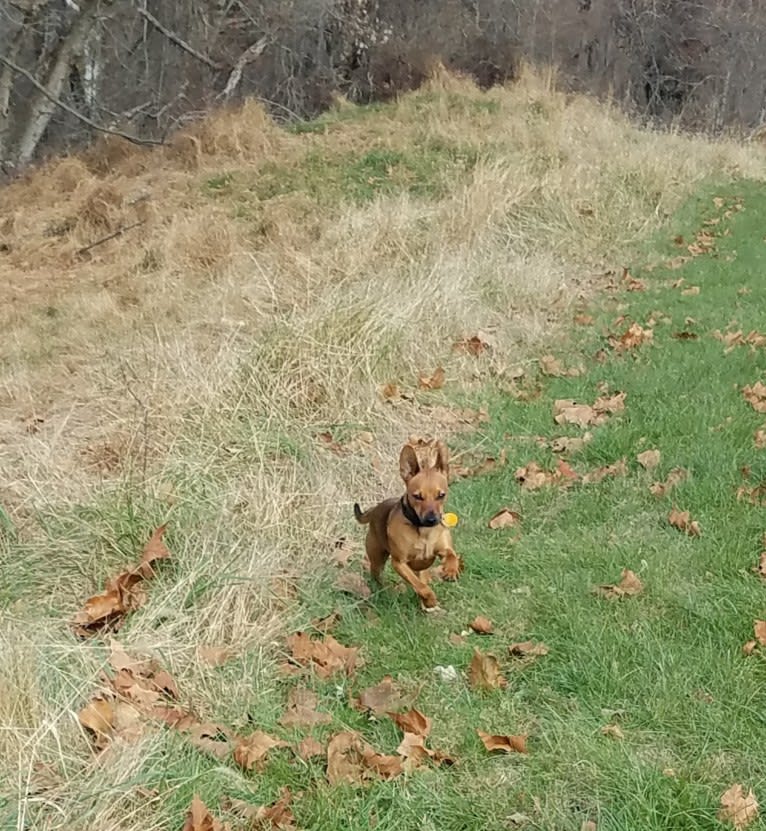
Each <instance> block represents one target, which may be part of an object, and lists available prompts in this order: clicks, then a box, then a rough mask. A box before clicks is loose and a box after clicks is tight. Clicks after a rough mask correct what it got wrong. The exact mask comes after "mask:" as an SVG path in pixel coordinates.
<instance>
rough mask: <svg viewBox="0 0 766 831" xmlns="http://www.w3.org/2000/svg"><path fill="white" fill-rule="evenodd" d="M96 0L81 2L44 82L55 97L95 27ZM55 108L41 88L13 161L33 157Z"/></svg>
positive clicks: (18, 162) (19, 163)
mask: <svg viewBox="0 0 766 831" xmlns="http://www.w3.org/2000/svg"><path fill="white" fill-rule="evenodd" d="M97 5H98V2H97V0H89V2H85V0H82V2H81V3H80V12H79V14H78V16H77V18H76V19H75V20H74V22H73V23H72V28H71V29H70V30H69V32H68V33H67V34H66V35H65V36H64V37H63V38H62V40H61V42H60V43H59V45H58V46H57V48H56V51H55V54H54V56H53V62H52V64H51V68H50V71H49V72H48V76H47V78H46V79H45V80H44V81H43V82H42V83H43V85H44V86H45V89H46V90H47V91H48V93H49V94H50V95H51V96H53V97H54V98H60V97H61V92H62V90H63V88H64V83H65V82H66V80H67V77H68V76H69V70H70V68H71V65H72V60H73V59H74V57H75V55H76V54H77V53H78V52H79V51H80V49H82V46H83V44H84V43H85V39H86V38H87V36H88V33H89V32H90V29H91V27H92V26H93V20H94V17H95V11H96V7H97ZM55 109H56V106H55V104H53V102H51V101H50V100H49V98H47V97H46V96H45V95H44V94H43V93H42V92H40V91H38V92H37V93H36V94H35V96H34V98H33V99H32V103H31V105H30V110H29V116H28V118H27V123H26V126H25V127H24V130H23V132H22V134H21V137H20V138H19V141H18V145H17V149H16V153H15V159H14V162H15V163H16V164H17V165H23V164H26V163H27V162H29V161H30V160H31V159H32V157H33V156H34V153H35V150H36V149H37V145H38V144H39V143H40V139H41V138H42V137H43V134H44V133H45V130H46V128H47V127H48V124H49V123H50V120H51V116H52V115H53V113H54V111H55Z"/></svg>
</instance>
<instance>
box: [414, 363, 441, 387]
mask: <svg viewBox="0 0 766 831" xmlns="http://www.w3.org/2000/svg"><path fill="white" fill-rule="evenodd" d="M444 378H445V375H444V367H441V366H439V367H437V368H436V370H435V371H434V374H433V375H431V376H430V377H429V376H428V375H420V376H418V386H419V387H420V388H421V389H423V390H440V389H441V388H442V387H443V386H444Z"/></svg>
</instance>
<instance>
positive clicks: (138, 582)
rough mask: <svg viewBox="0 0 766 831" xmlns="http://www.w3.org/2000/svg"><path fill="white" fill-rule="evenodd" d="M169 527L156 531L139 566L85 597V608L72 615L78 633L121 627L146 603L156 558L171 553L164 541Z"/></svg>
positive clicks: (159, 558) (91, 633) (85, 633)
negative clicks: (126, 617) (102, 589)
mask: <svg viewBox="0 0 766 831" xmlns="http://www.w3.org/2000/svg"><path fill="white" fill-rule="evenodd" d="M166 527H167V526H166V525H161V526H160V527H159V528H158V529H157V530H156V531H155V532H154V533H153V534H152V536H151V537H150V539H149V542H147V543H146V545H145V546H144V549H143V551H142V552H141V558H140V560H139V562H138V564H137V565H136V566H134V567H133V568H131V569H128V570H127V571H123V572H121V573H120V574H118V575H117V576H116V577H113V578H111V579H109V580H107V582H106V585H105V586H104V591H103V593H102V594H96V595H93V596H92V597H89V598H88V599H87V600H86V601H85V605H84V606H83V608H82V609H80V611H79V612H77V613H76V614H75V616H74V618H73V619H72V626H73V628H74V630H75V632H76V633H77V634H78V635H80V636H81V637H89V636H91V635H93V634H95V633H96V632H97V631H99V630H101V629H103V628H105V627H109V628H111V629H113V630H116V629H119V627H120V625H121V624H122V622H123V618H124V617H125V615H127V614H128V613H129V612H133V611H135V610H136V609H138V608H139V607H141V606H143V605H144V603H145V602H146V591H145V586H144V584H145V582H146V581H147V580H150V579H151V578H152V577H154V574H155V571H154V567H155V564H156V562H157V561H158V560H164V559H167V558H169V557H170V556H171V555H170V551H169V550H168V548H167V546H166V545H165V543H164V542H163V541H162V537H163V535H164V533H165V528H166Z"/></svg>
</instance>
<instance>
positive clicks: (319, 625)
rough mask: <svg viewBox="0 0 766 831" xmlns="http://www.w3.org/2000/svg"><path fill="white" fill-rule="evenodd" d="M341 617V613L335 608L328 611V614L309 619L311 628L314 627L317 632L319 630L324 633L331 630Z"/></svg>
mask: <svg viewBox="0 0 766 831" xmlns="http://www.w3.org/2000/svg"><path fill="white" fill-rule="evenodd" d="M341 619H342V615H341V613H340V612H339V611H338V610H337V609H335V610H334V611H332V612H330V614H329V615H325V616H324V617H319V618H315V619H314V620H312V621H311V628H312V629H315V630H316V631H317V632H321V633H322V634H323V635H326V634H327V633H328V632H331V631H332V630H333V629H334V628H335V626H336V625H337V624H338V621H340V620H341Z"/></svg>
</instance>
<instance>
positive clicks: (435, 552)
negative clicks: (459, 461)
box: [354, 441, 461, 612]
mask: <svg viewBox="0 0 766 831" xmlns="http://www.w3.org/2000/svg"><path fill="white" fill-rule="evenodd" d="M434 449H435V457H434V461H433V463H432V464H431V465H430V466H423V467H421V463H420V462H419V461H418V457H417V454H416V453H415V449H414V448H413V447H412V445H409V444H405V446H404V447H403V448H402V452H401V455H400V456H399V472H400V473H401V475H402V479H403V480H404V484H405V485H406V487H407V490H406V492H405V494H404V496H402V497H396V496H395V497H392V498H391V499H385V500H384V501H383V502H380V503H378V504H377V505H375V506H374V507H373V508H370V509H369V510H367V511H365V512H364V513H362V510H361V508H360V507H359V505H354V516H356V519H357V522H360V523H361V524H362V525H369V528H368V529H367V539H366V541H365V545H366V548H367V557H368V559H369V561H370V571H371V572H372V576H373V577H374V578H375V580H376V581H377V582H378V583H380V581H381V573H382V571H383V566H384V565H385V564H386V560H387V559H388V558H389V556H390V557H391V564H392V565H393V567H394V571H396V572H397V574H399V575H400V576H401V577H403V578H404V579H405V580H406V581H407V582H408V583H409V584H410V585H411V586H412V588H413V589H415V591H416V592H417V595H418V597H419V598H420V603H421V606H422V607H423V609H424V610H425V611H426V612H432V611H435V610H436V609H438V608H439V606H438V603H437V601H436V595H435V594H434V592H433V590H432V589H431V588H430V587H429V586H428V584H427V582H426V581H425V580H424V579H423V577H422V576H421V573H422V572H424V571H425V570H426V569H428V568H430V567H431V565H433V562H434V560H435V559H436V558H437V557H439V558H441V559H442V560H443V563H444V564H443V574H444V578H445V579H447V580H457V577H458V574H459V573H460V567H461V563H460V558H459V557H458V556H457V554H456V553H455V551H454V549H453V548H452V535H451V534H450V531H449V528H446V527H445V526H444V525H442V516H443V511H444V502H445V500H446V498H447V490H448V482H447V474H448V466H447V448H446V447H445V445H444V443H443V442H441V441H439V442H436V443H435V445H434Z"/></svg>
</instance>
